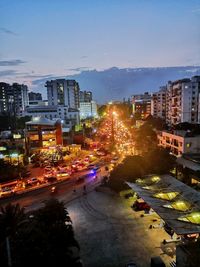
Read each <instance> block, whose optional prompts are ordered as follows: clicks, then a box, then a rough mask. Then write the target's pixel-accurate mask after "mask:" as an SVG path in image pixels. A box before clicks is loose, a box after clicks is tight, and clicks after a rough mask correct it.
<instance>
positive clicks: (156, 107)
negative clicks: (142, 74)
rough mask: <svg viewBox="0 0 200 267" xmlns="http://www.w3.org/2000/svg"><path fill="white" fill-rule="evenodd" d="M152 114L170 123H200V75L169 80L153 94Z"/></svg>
mask: <svg viewBox="0 0 200 267" xmlns="http://www.w3.org/2000/svg"><path fill="white" fill-rule="evenodd" d="M151 114H152V115H153V116H155V117H161V118H165V119H166V122H167V123H168V124H169V125H174V124H178V123H182V122H189V123H200V76H194V77H192V78H191V79H182V80H177V81H174V82H171V81H170V82H168V84H167V86H166V87H163V88H162V89H161V90H160V91H159V92H157V93H154V94H153V99H152V108H151Z"/></svg>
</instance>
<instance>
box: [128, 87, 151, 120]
mask: <svg viewBox="0 0 200 267" xmlns="http://www.w3.org/2000/svg"><path fill="white" fill-rule="evenodd" d="M132 106H133V114H134V115H135V114H138V115H140V116H141V118H142V119H143V118H146V117H148V116H149V115H150V114H151V95H150V94H149V93H148V92H146V93H144V94H140V95H133V96H132Z"/></svg>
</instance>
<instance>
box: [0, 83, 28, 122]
mask: <svg viewBox="0 0 200 267" xmlns="http://www.w3.org/2000/svg"><path fill="white" fill-rule="evenodd" d="M27 106H28V87H27V86H26V85H24V84H18V83H13V84H12V85H9V84H7V83H0V113H6V114H9V115H12V116H17V117H21V116H24V112H25V108H26V107H27Z"/></svg>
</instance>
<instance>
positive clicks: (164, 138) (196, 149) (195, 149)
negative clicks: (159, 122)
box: [157, 131, 200, 156]
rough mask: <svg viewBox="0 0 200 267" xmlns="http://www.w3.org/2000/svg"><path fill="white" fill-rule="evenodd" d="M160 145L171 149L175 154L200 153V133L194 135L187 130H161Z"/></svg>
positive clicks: (159, 133)
mask: <svg viewBox="0 0 200 267" xmlns="http://www.w3.org/2000/svg"><path fill="white" fill-rule="evenodd" d="M157 138H158V145H159V146H162V147H164V148H167V149H169V150H170V152H171V153H172V154H173V155H175V156H181V155H182V154H185V153H200V135H197V136H192V135H191V134H190V133H189V132H186V131H172V132H168V131H161V132H158V134H157Z"/></svg>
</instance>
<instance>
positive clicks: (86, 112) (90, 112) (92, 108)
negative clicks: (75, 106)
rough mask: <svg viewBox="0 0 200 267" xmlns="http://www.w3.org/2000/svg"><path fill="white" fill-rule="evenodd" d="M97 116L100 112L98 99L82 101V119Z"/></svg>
mask: <svg viewBox="0 0 200 267" xmlns="http://www.w3.org/2000/svg"><path fill="white" fill-rule="evenodd" d="M97 117H98V113H97V104H96V101H91V102H80V119H86V118H97Z"/></svg>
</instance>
